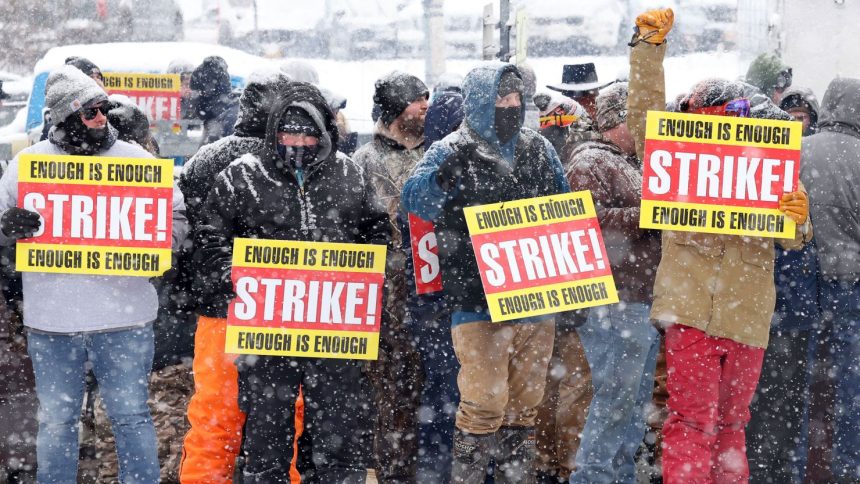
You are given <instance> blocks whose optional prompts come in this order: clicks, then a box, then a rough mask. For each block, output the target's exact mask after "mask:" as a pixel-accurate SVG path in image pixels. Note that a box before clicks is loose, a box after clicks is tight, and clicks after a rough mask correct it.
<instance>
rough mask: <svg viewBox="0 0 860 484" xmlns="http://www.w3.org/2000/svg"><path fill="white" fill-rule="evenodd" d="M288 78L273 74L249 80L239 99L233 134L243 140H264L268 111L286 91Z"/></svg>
mask: <svg viewBox="0 0 860 484" xmlns="http://www.w3.org/2000/svg"><path fill="white" fill-rule="evenodd" d="M289 83H290V78H289V77H288V76H287V75H286V74H282V73H274V74H272V75H271V76H269V77H265V78H260V79H251V80H250V81H249V82H248V85H247V86H245V90H244V91H242V96H241V97H240V98H239V119H238V120H237V121H236V127H235V129H234V134H235V135H236V136H241V137H243V138H247V137H254V138H260V139H265V138H266V125H267V123H268V122H269V111H270V110H271V108H272V105H273V104H274V103H275V101H276V100H277V98H278V94H279V93H280V92H281V91H283V90H284V89H286V87H287V85H288V84H289Z"/></svg>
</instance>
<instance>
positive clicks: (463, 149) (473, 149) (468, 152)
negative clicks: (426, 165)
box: [436, 142, 478, 192]
mask: <svg viewBox="0 0 860 484" xmlns="http://www.w3.org/2000/svg"><path fill="white" fill-rule="evenodd" d="M452 148H453V153H451V155H449V156H448V158H445V159H444V160H443V161H442V163H441V164H440V165H439V168H438V171H437V172H436V181H437V182H438V183H439V186H440V187H442V189H443V190H445V191H446V192H447V191H449V190H451V189H452V188H454V187H456V186H457V185H458V181H459V180H460V177H461V176H463V173H465V172H466V167H468V166H469V162H470V160H472V158H474V157H475V153H477V151H478V147H477V145H475V144H474V143H469V142H461V143H456V144H454V145H453V146H452Z"/></svg>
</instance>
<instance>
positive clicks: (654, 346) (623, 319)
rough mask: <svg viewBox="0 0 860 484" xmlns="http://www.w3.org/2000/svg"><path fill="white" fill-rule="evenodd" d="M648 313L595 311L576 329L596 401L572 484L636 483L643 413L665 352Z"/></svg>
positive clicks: (636, 306)
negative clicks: (660, 354)
mask: <svg viewBox="0 0 860 484" xmlns="http://www.w3.org/2000/svg"><path fill="white" fill-rule="evenodd" d="M649 311H650V306H649V305H648V304H644V303H619V304H613V305H610V306H602V307H598V308H592V309H591V311H590V312H589V314H588V321H587V322H586V323H585V324H584V325H583V326H581V327H579V328H577V332H578V333H579V338H580V339H581V340H582V346H583V347H584V348H585V357H586V359H587V360H588V365H589V366H590V367H591V384H592V387H593V388H594V398H593V399H592V400H591V405H590V406H589V407H588V417H587V418H586V421H585V428H584V429H583V432H582V443H581V444H580V447H579V451H578V452H577V453H576V471H575V472H574V473H573V474H571V476H570V482H571V483H572V484H580V483H582V484H584V483H589V484H594V483H611V482H620V483H625V484H626V483H633V482H635V460H634V458H635V455H636V450H637V449H638V448H639V445H640V444H641V442H642V438H643V437H644V435H645V418H644V415H643V412H644V407H645V404H646V403H647V402H649V401H650V400H651V395H652V394H653V392H654V369H655V367H656V365H657V352H658V351H659V349H660V335H659V333H658V332H657V330H656V329H654V327H653V326H651V323H650V322H649V319H648V316H649V314H648V313H649Z"/></svg>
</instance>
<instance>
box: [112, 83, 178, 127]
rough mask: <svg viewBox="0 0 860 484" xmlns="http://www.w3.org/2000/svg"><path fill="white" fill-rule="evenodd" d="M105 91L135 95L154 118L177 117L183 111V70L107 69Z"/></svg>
mask: <svg viewBox="0 0 860 484" xmlns="http://www.w3.org/2000/svg"><path fill="white" fill-rule="evenodd" d="M104 79H105V91H107V93H108V94H122V95H124V96H127V97H128V98H129V99H131V102H133V103H134V104H135V105H137V106H138V107H139V108H140V110H141V111H143V112H144V113H145V114H146V115H147V116H149V119H150V121H161V120H167V121H176V120H179V119H181V118H182V113H181V112H180V99H181V95H180V87H181V86H182V83H181V80H180V76H179V74H141V73H128V72H106V73H104Z"/></svg>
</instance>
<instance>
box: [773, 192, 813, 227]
mask: <svg viewBox="0 0 860 484" xmlns="http://www.w3.org/2000/svg"><path fill="white" fill-rule="evenodd" d="M779 209H780V211H782V212H783V213H785V214H786V215H787V216H789V217H791V219H792V220H794V221H795V222H796V223H797V225H803V224H805V223H806V220H807V219H808V218H809V197H807V196H806V192H802V191H797V192H791V193H786V194H785V195H783V196H782V200H780V201H779Z"/></svg>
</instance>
